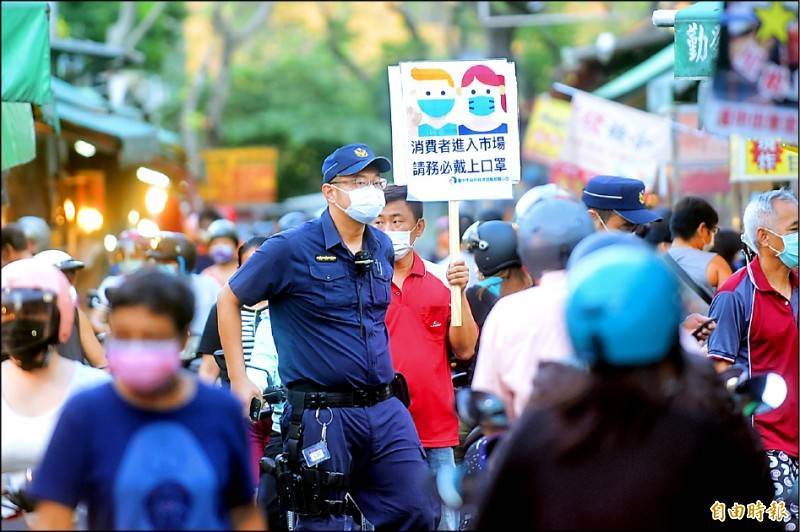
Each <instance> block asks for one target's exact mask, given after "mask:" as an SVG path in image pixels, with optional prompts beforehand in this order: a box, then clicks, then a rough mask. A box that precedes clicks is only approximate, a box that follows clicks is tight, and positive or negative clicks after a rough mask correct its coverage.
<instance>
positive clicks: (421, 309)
mask: <svg viewBox="0 0 800 532" xmlns="http://www.w3.org/2000/svg"><path fill="white" fill-rule="evenodd" d="M384 195H385V198H386V206H385V207H384V209H383V212H382V213H381V214H380V216H378V218H377V219H376V220H375V222H374V225H375V227H377V228H378V229H381V230H382V231H384V232H385V233H386V234H387V235H388V236H389V238H391V240H392V244H393V247H394V253H395V257H394V276H393V277H392V301H391V303H390V304H389V310H388V312H387V314H386V327H387V329H388V331H389V347H390V349H391V353H392V362H393V364H394V368H395V371H398V372H400V373H402V374H403V375H404V376H405V378H406V380H407V381H408V389H409V394H410V396H411V404H410V406H409V411H410V412H411V417H412V418H413V419H414V424H415V425H416V427H417V432H418V433H419V439H420V441H421V442H422V445H423V446H424V447H425V451H426V453H427V459H428V464H429V465H430V468H431V470H432V471H433V472H434V473H435V472H436V471H438V470H439V469H440V468H442V467H445V466H448V465H449V466H455V460H454V456H453V446H455V445H458V418H457V416H456V412H455V408H454V402H455V401H454V396H453V395H454V394H453V383H452V381H451V377H450V366H449V364H448V360H447V348H448V346H449V347H450V349H451V350H452V351H453V353H454V354H455V356H456V358H458V359H460V360H469V359H470V358H471V357H472V356H473V355H474V353H475V343H476V341H477V339H478V326H477V325H476V324H475V320H474V319H473V317H472V312H471V311H470V308H469V303H468V302H467V298H466V296H465V295H464V288H465V287H466V286H467V282H468V280H469V270H468V269H467V267H466V265H465V264H464V261H456V262H454V263H452V264H450V267H449V268H448V269H447V272H446V273H445V272H444V271H443V270H442V269H441V267H440V266H437V265H435V264H433V263H431V262H428V261H426V260H423V259H422V258H421V257H420V256H419V255H417V254H416V253H415V252H414V250H413V246H414V242H415V241H416V240H417V239H418V238H419V237H420V235H421V234H422V232H423V231H424V230H425V220H424V219H423V217H422V203H420V202H418V201H408V200H407V199H406V196H407V190H406V187H401V186H394V185H393V186H390V187H387V188H386V191H385V193H384ZM450 286H457V287H459V288H460V289H461V309H462V324H463V325H462V326H461V327H451V326H450ZM457 529H458V515H457V513H455V512H451V511H449V510H447V509H446V508H442V518H441V520H440V522H439V530H457Z"/></svg>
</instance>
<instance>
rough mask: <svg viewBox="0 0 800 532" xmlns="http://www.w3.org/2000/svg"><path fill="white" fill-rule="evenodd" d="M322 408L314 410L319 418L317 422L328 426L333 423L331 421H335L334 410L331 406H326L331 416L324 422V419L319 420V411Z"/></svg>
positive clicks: (315, 416)
mask: <svg viewBox="0 0 800 532" xmlns="http://www.w3.org/2000/svg"><path fill="white" fill-rule="evenodd" d="M320 410H322V409H321V408H317V411H316V412H314V418H315V419H316V420H317V423H319V424H320V425H321V426H323V427H327V426H328V425H330V424H331V422H332V421H333V410H331V408H330V407H329V406H326V407H325V410H327V411H328V413H330V415H331V417H330V419H329V420H328V421H326V422H324V423H323V422H322V421H320V420H319V411H320Z"/></svg>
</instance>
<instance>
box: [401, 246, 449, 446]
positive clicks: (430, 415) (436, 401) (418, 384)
mask: <svg viewBox="0 0 800 532" xmlns="http://www.w3.org/2000/svg"><path fill="white" fill-rule="evenodd" d="M439 275H442V276H443V275H444V272H439V267H438V266H436V265H435V264H432V263H430V262H427V261H424V260H422V259H421V258H420V257H419V256H418V255H417V254H416V253H414V263H413V265H412V266H411V273H410V274H409V276H408V277H407V278H406V279H405V281H403V288H402V290H401V289H400V288H398V287H397V285H395V284H394V283H392V302H391V303H390V304H389V310H388V312H387V313H386V327H387V329H388V330H389V347H390V349H391V353H392V363H393V364H394V368H395V370H396V371H398V372H400V373H402V374H403V375H404V376H405V378H406V381H408V389H409V393H410V395H411V405H410V406H409V411H410V412H411V417H412V418H413V419H414V424H415V425H416V426H417V432H418V433H419V439H420V441H421V442H422V445H423V446H424V447H428V448H436V447H452V446H454V445H458V418H457V417H456V412H455V406H454V402H455V399H454V393H453V382H452V380H451V377H450V365H449V363H448V361H447V336H448V332H449V330H450V288H449V287H448V286H447V284H445V281H444V279H442V278H440V277H439Z"/></svg>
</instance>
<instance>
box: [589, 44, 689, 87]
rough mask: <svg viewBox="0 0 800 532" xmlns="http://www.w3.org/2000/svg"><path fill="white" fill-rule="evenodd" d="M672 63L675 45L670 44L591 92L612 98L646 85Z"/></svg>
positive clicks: (670, 66) (668, 68)
mask: <svg viewBox="0 0 800 532" xmlns="http://www.w3.org/2000/svg"><path fill="white" fill-rule="evenodd" d="M674 64H675V45H674V44H670V45H669V46H667V47H666V48H664V49H663V50H661V51H660V52H658V53H657V54H655V55H654V56H652V57H651V58H649V59H647V60H646V61H644V62H642V63H640V64H639V65H637V66H635V67H633V68H632V69H630V70H628V71H627V72H625V73H624V74H622V75H621V76H619V77H617V78H615V79H613V80H611V81H609V82H608V83H606V84H605V85H603V86H601V87H600V88H598V89H597V90H595V91H594V92H593V94H594V95H595V96H599V97H600V98H608V99H610V100H614V99H616V98H619V97H620V96H623V95H625V94H628V93H630V92H633V91H635V90H636V89H638V88H639V87H642V86H644V85H646V84H647V83H648V82H649V81H651V80H652V79H654V78H656V77H657V76H659V75H661V74H663V73H664V72H667V71H669V70H671V69H672V67H673V65H674Z"/></svg>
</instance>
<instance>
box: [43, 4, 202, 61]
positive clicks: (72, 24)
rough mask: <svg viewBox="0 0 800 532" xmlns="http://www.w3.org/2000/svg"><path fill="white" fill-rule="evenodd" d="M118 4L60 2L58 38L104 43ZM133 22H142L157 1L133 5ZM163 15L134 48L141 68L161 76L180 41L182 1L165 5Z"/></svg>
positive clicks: (116, 15)
mask: <svg viewBox="0 0 800 532" xmlns="http://www.w3.org/2000/svg"><path fill="white" fill-rule="evenodd" d="M120 3H121V2H59V3H58V18H59V24H58V28H59V34H60V35H59V36H60V37H70V38H74V39H90V40H93V41H97V42H105V41H106V36H107V32H108V28H110V27H111V26H112V25H113V24H114V22H115V21H116V20H117V18H118V17H119V13H120ZM134 3H135V5H136V19H137V20H142V19H144V18H145V17H146V15H147V13H148V12H149V11H150V10H151V9H152V8H153V6H154V4H155V3H156V2H134ZM164 3H165V4H166V7H165V9H164V12H163V13H162V14H161V16H159V18H158V19H157V20H156V22H155V24H154V25H153V26H152V27H151V28H150V29H149V30H148V31H147V33H146V34H145V35H144V37H143V38H142V40H141V41H140V42H139V43H137V46H136V49H137V50H139V51H141V52H142V53H143V54H144V57H145V60H144V64H143V65H142V68H144V69H146V70H149V71H152V72H156V73H160V72H161V71H162V67H163V66H164V64H165V63H166V62H167V60H168V58H169V57H170V56H173V55H174V54H175V52H176V50H178V49H179V46H178V45H179V44H181V43H182V42H183V26H182V25H183V20H184V19H185V17H186V6H185V3H184V2H164Z"/></svg>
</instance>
